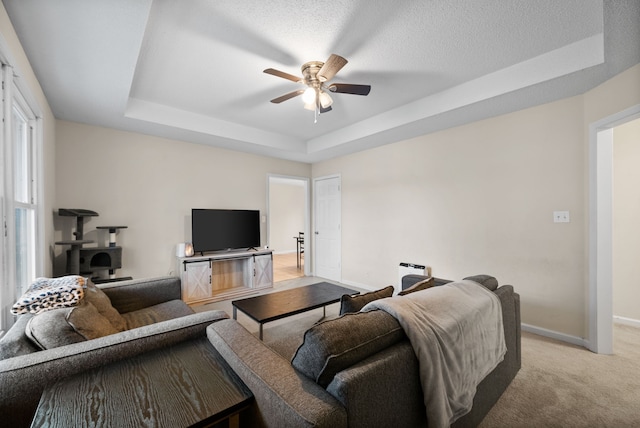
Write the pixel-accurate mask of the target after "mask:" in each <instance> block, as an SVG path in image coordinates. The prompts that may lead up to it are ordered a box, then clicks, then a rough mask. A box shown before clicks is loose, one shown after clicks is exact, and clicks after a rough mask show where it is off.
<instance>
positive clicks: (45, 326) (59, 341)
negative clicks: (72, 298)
mask: <svg viewBox="0 0 640 428" xmlns="http://www.w3.org/2000/svg"><path fill="white" fill-rule="evenodd" d="M70 311H71V308H60V309H53V310H50V311H46V312H42V313H40V314H38V315H35V316H34V317H32V318H31V319H30V320H29V322H28V323H27V326H26V328H25V331H24V332H25V334H26V335H27V337H28V338H29V339H31V341H32V342H33V343H34V344H35V345H36V346H37V347H38V348H40V349H51V348H57V347H58V346H63V345H69V344H71V343H77V342H84V341H85V340H86V339H85V338H84V337H83V336H82V335H81V334H79V333H78V332H76V331H75V330H74V329H73V327H71V325H70V324H69V323H68V322H67V320H66V317H67V314H68V313H69V312H70Z"/></svg>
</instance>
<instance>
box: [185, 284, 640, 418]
mask: <svg viewBox="0 0 640 428" xmlns="http://www.w3.org/2000/svg"><path fill="white" fill-rule="evenodd" d="M312 282H317V279H314V278H309V277H306V278H301V279H299V280H295V281H291V282H288V281H284V282H282V283H279V284H277V285H276V287H275V289H274V290H273V291H278V290H282V289H286V288H290V287H296V286H301V285H306V284H310V283H312ZM194 309H195V310H197V311H202V310H210V309H223V310H225V311H227V313H229V315H231V303H230V302H218V303H213V304H209V305H203V306H199V307H195V308H194ZM338 309H339V308H338V305H337V304H336V305H331V306H329V307H327V318H331V317H335V316H337V313H338ZM322 314H323V313H322V309H316V310H314V311H310V312H306V313H304V314H300V315H297V316H295V317H290V318H286V319H283V320H279V321H275V322H273V323H268V324H266V325H265V329H264V340H265V343H267V344H268V345H269V346H271V347H272V348H274V349H275V350H276V351H277V352H278V353H280V354H281V355H283V356H287V357H290V356H291V355H293V353H294V352H295V350H296V349H297V347H298V345H299V344H300V343H301V341H302V333H303V332H304V331H305V330H306V329H308V328H309V327H310V326H312V325H313V324H314V323H315V322H317V321H319V320H320V319H321V318H322ZM238 321H239V322H240V323H241V324H243V325H244V326H245V327H246V328H247V329H248V330H249V331H251V332H252V333H254V334H255V335H257V331H258V325H257V324H256V323H255V322H254V321H252V320H251V319H249V318H248V317H246V316H244V315H243V314H241V313H239V314H238ZM614 352H615V353H614V355H598V354H594V353H592V352H590V351H588V350H586V349H584V348H582V347H579V346H574V345H571V344H567V343H563V342H559V341H555V340H552V339H548V338H545V337H542V336H538V335H535V334H531V333H526V332H523V334H522V369H521V370H520V371H519V372H518V375H517V376H516V378H515V379H514V381H513V382H512V383H511V385H510V386H509V388H508V389H507V391H505V393H504V394H503V395H502V397H501V398H500V400H499V401H498V403H496V405H495V406H494V407H493V409H492V410H491V411H490V412H489V414H488V415H487V416H486V418H485V419H484V421H483V422H482V424H481V425H480V428H491V427H505V428H506V427H509V428H520V427H563V428H566V427H584V428H587V427H588V428H592V427H607V428H608V427H616V428H626V427H640V329H638V328H634V327H629V326H625V325H618V324H616V325H615V330H614Z"/></svg>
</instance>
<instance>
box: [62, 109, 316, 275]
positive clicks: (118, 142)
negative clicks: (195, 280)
mask: <svg viewBox="0 0 640 428" xmlns="http://www.w3.org/2000/svg"><path fill="white" fill-rule="evenodd" d="M57 141H58V151H57V163H56V172H57V177H56V179H57V185H58V198H57V208H84V209H90V210H94V211H96V212H98V213H99V217H93V218H91V219H90V221H89V222H88V223H87V224H86V226H85V236H86V237H87V238H89V239H98V240H99V241H100V242H101V243H104V242H106V239H107V237H106V234H104V233H102V232H101V233H98V232H96V231H95V227H96V226H109V225H125V226H128V229H125V230H122V231H121V232H120V233H119V234H118V239H117V242H118V244H119V245H121V246H122V247H123V268H122V269H121V270H119V271H118V272H117V274H118V276H133V277H134V278H141V277H148V276H158V275H166V274H169V273H172V272H175V246H176V244H177V243H179V242H185V241H188V240H190V239H191V208H228V209H259V210H260V211H261V213H265V212H266V198H267V197H266V192H267V175H268V174H270V173H271V174H281V175H291V176H301V177H308V176H309V175H310V170H311V167H310V165H308V164H303V163H298V162H291V161H284V160H277V159H273V158H267V157H263V156H257V155H250V154H245V153H239V152H234V151H229V150H222V149H217V148H213V147H209V146H205V145H198V144H190V143H185V142H180V141H174V140H167V139H162V138H157V137H152V136H147V135H141V134H135V133H129V132H122V131H116V130H113V129H107V128H100V127H95V126H88V125H82V124H78V123H72V122H64V121H59V122H58V125H57ZM56 223H57V230H56V235H57V236H58V237H64V238H67V237H68V236H67V235H68V234H69V233H70V230H71V227H72V226H73V223H72V221H71V220H69V218H66V219H58V220H57V222H56ZM261 229H262V242H263V245H264V243H265V241H266V229H265V225H264V224H262V227H261ZM57 266H58V268H59V266H64V257H62V256H59V257H58V260H57Z"/></svg>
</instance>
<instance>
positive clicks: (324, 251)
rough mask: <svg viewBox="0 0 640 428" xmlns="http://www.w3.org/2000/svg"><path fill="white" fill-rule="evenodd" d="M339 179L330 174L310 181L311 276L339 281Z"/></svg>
mask: <svg viewBox="0 0 640 428" xmlns="http://www.w3.org/2000/svg"><path fill="white" fill-rule="evenodd" d="M341 188H342V185H341V177H340V176H339V175H333V176H328V177H321V178H316V179H315V180H314V181H313V201H314V204H313V212H314V215H315V218H314V232H313V233H314V236H313V238H314V239H313V244H314V250H315V251H314V253H313V254H314V263H313V266H314V269H315V275H316V276H319V277H322V278H326V279H329V280H333V281H338V282H340V281H341V280H342V224H341V222H342V208H341V203H342V202H341V201H342V196H341V191H342V190H341Z"/></svg>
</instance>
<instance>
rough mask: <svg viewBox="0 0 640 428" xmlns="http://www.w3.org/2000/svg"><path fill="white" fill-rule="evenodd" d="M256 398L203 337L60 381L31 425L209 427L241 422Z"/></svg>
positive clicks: (51, 388)
mask: <svg viewBox="0 0 640 428" xmlns="http://www.w3.org/2000/svg"><path fill="white" fill-rule="evenodd" d="M252 402H253V394H252V393H251V391H250V390H249V389H248V388H247V387H246V386H245V384H244V383H243V382H242V381H241V380H240V378H238V376H237V375H236V374H235V373H234V372H233V370H231V368H230V367H229V366H228V364H227V363H226V361H224V359H223V358H222V357H221V356H220V355H219V354H218V352H217V351H216V350H215V348H214V347H213V346H212V345H211V343H210V342H209V340H208V339H207V338H206V337H203V338H199V339H195V340H189V341H185V342H181V343H178V344H176V345H173V346H169V347H166V348H162V349H159V350H156V351H151V352H147V353H145V354H141V355H138V356H136V357H133V358H130V359H125V360H122V361H118V362H115V363H112V364H107V365H104V366H102V367H99V368H96V369H93V370H88V371H86V372H83V373H79V374H77V375H74V376H71V377H68V378H65V379H62V380H60V381H58V382H56V383H54V384H53V385H51V386H49V387H48V388H46V389H45V391H44V393H43V394H42V397H41V398H40V403H39V404H38V408H37V410H36V414H35V417H34V419H33V422H32V423H31V426H32V427H42V426H51V427H53V426H57V427H80V426H89V427H143V426H155V427H204V426H212V425H214V424H216V423H218V422H220V421H225V420H228V422H227V424H228V426H229V427H237V426H239V424H240V422H241V421H240V418H241V412H242V411H243V410H245V409H247V408H248V407H249V406H250V405H251V403H252ZM216 426H217V425H216Z"/></svg>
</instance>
